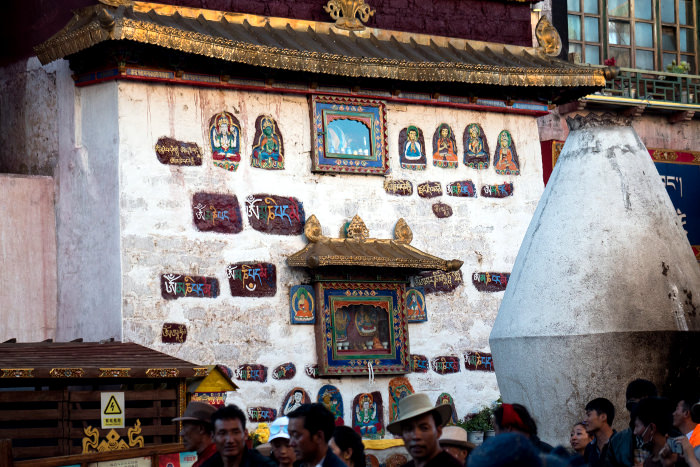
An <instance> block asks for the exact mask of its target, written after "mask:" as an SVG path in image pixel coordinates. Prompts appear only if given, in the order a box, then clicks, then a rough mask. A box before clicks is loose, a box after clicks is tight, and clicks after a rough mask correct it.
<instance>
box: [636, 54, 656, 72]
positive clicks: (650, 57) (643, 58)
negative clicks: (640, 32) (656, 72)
mask: <svg viewBox="0 0 700 467" xmlns="http://www.w3.org/2000/svg"><path fill="white" fill-rule="evenodd" d="M635 59H636V63H635V65H634V67H635V68H641V69H642V70H653V69H654V52H652V51H651V50H637V52H636V57H635Z"/></svg>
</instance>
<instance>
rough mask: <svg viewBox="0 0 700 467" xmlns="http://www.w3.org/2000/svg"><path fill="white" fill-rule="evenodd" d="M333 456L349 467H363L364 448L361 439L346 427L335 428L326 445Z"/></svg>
mask: <svg viewBox="0 0 700 467" xmlns="http://www.w3.org/2000/svg"><path fill="white" fill-rule="evenodd" d="M328 447H330V449H331V451H333V454H335V455H336V456H338V457H339V458H340V459H341V460H342V461H343V462H345V465H348V466H349V467H365V446H364V444H362V437H361V436H360V435H359V434H357V432H356V431H355V430H353V429H352V428H350V427H347V426H337V427H335V431H334V432H333V437H332V438H331V441H330V443H328Z"/></svg>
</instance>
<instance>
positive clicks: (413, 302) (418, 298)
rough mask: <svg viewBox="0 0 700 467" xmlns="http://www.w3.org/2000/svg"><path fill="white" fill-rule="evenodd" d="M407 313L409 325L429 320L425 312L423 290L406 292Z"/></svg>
mask: <svg viewBox="0 0 700 467" xmlns="http://www.w3.org/2000/svg"><path fill="white" fill-rule="evenodd" d="M406 312H407V316H406V317H407V319H408V322H409V323H416V322H422V321H427V320H428V316H427V313H426V311H425V294H424V292H423V290H422V288H413V289H408V290H407V291H406Z"/></svg>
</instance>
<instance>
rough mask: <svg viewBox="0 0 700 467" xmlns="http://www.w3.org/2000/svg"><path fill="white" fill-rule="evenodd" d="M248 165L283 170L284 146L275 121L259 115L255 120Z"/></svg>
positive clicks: (269, 117) (267, 116)
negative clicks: (251, 150)
mask: <svg viewBox="0 0 700 467" xmlns="http://www.w3.org/2000/svg"><path fill="white" fill-rule="evenodd" d="M250 165H252V166H253V167H258V168H260V169H274V170H282V169H284V144H283V142H282V133H280V131H279V128H278V127H277V123H276V122H275V119H274V118H272V117H271V116H269V115H260V116H259V117H258V118H257V120H255V137H254V138H253V155H252V157H251V160H250Z"/></svg>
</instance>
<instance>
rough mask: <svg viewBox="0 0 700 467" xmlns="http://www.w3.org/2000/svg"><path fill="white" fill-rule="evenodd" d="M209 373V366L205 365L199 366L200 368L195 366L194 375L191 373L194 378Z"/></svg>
mask: <svg viewBox="0 0 700 467" xmlns="http://www.w3.org/2000/svg"><path fill="white" fill-rule="evenodd" d="M208 375H209V368H207V367H200V368H195V369H194V375H192V376H193V377H194V378H199V377H200V376H201V377H204V376H208Z"/></svg>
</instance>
